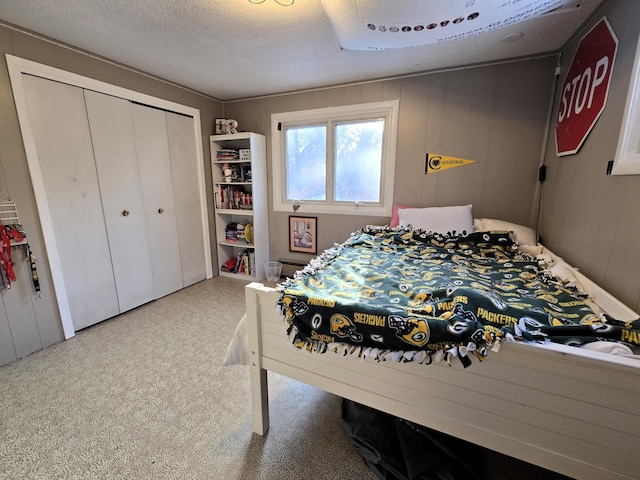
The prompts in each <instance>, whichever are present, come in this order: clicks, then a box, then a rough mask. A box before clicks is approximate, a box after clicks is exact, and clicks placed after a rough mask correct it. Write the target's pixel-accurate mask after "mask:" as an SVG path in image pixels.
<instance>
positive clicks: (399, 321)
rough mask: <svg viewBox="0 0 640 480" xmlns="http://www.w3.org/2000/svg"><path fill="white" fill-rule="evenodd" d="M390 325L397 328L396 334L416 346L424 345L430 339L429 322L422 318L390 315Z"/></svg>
mask: <svg viewBox="0 0 640 480" xmlns="http://www.w3.org/2000/svg"><path fill="white" fill-rule="evenodd" d="M389 326H390V327H391V328H395V329H396V336H398V337H400V338H401V339H402V340H404V341H405V342H407V343H409V344H411V345H415V346H416V347H422V346H424V345H426V343H427V342H428V341H429V336H430V332H429V324H428V323H427V321H426V320H423V319H421V318H415V317H411V318H404V317H400V316H398V315H390V316H389Z"/></svg>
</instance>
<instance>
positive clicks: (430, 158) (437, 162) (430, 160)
mask: <svg viewBox="0 0 640 480" xmlns="http://www.w3.org/2000/svg"><path fill="white" fill-rule="evenodd" d="M471 163H476V161H475V160H468V159H466V158H457V157H447V156H445V155H438V154H436V153H427V154H426V158H425V162H424V173H436V172H439V171H441V170H447V169H448V168H456V167H463V166H465V165H469V164H471Z"/></svg>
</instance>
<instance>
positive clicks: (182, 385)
mask: <svg viewBox="0 0 640 480" xmlns="http://www.w3.org/2000/svg"><path fill="white" fill-rule="evenodd" d="M244 285H245V284H244V283H243V282H241V281H238V280H230V279H226V278H223V277H216V278H214V279H212V280H207V281H204V282H201V283H198V284H196V285H193V286H191V287H189V288H187V289H184V290H182V291H180V292H177V293H175V294H172V295H169V296H167V297H165V298H162V299H160V300H156V301H154V302H152V303H149V304H147V305H144V306H142V307H140V308H137V309H135V310H133V311H131V312H128V313H126V314H124V315H121V316H119V317H116V318H113V319H111V320H107V321H105V322H102V323H100V324H98V325H95V326H93V327H90V328H88V329H85V330H83V331H81V332H78V334H77V335H76V336H75V337H74V338H73V339H71V340H68V341H65V342H62V343H59V344H57V345H54V346H52V347H49V348H47V349H45V350H43V351H40V352H37V353H35V354H33V355H31V356H29V357H27V358H24V359H21V360H19V361H17V362H14V363H12V364H10V365H5V366H4V367H0V479H116V478H117V479H138V478H139V479H224V480H227V479H278V480H289V479H292V480H293V479H343V478H345V479H361V480H367V479H374V478H376V477H375V475H374V474H373V473H372V472H371V471H370V470H369V469H368V468H367V467H366V465H365V464H364V462H363V461H362V460H361V458H360V457H359V455H358V454H357V453H356V452H355V451H354V449H353V448H352V447H351V444H350V443H349V441H348V439H347V438H346V436H345V434H344V432H343V430H342V425H341V422H340V399H339V398H337V397H335V396H333V395H330V394H328V393H325V392H322V391H320V390H317V389H315V388H312V387H309V386H307V385H304V384H301V383H298V382H295V381H293V380H290V379H287V378H285V377H281V376H279V375H275V374H271V373H270V374H269V389H270V412H271V428H270V430H269V433H268V434H267V435H266V436H264V437H260V436H258V435H255V434H253V433H252V428H251V406H250V398H249V397H250V393H249V375H248V368H247V367H244V366H233V367H223V366H222V359H223V356H224V352H225V349H226V346H227V344H228V343H229V341H230V339H231V336H232V333H233V331H234V329H235V326H236V323H237V321H238V320H239V319H240V317H241V316H242V314H243V312H244ZM485 463H486V464H485V465H483V466H479V468H480V469H481V470H484V472H485V477H486V478H487V479H491V480H494V479H510V478H518V479H519V480H524V479H545V478H554V479H556V478H564V477H560V476H556V475H554V474H551V473H550V472H547V471H545V470H541V469H538V468H535V467H533V466H530V465H527V464H523V463H522V462H517V461H515V460H512V459H509V458H507V457H504V456H501V455H497V454H492V453H487V455H486V462H485Z"/></svg>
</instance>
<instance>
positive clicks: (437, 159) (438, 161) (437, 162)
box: [428, 155, 442, 170]
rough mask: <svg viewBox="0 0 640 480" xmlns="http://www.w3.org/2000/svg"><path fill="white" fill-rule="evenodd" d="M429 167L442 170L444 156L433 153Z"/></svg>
mask: <svg viewBox="0 0 640 480" xmlns="http://www.w3.org/2000/svg"><path fill="white" fill-rule="evenodd" d="M428 163H429V168H430V169H431V170H440V167H441V166H442V157H441V156H440V155H433V156H432V157H431V158H429V162H428Z"/></svg>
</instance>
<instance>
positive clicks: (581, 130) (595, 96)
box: [556, 17, 618, 156]
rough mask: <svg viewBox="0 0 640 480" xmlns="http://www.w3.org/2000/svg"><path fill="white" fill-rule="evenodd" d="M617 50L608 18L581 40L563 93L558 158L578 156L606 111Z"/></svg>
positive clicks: (558, 129)
mask: <svg viewBox="0 0 640 480" xmlns="http://www.w3.org/2000/svg"><path fill="white" fill-rule="evenodd" d="M617 50H618V39H617V38H616V35H615V33H614V32H613V29H612V28H611V25H610V24H609V21H608V20H607V19H606V17H604V18H602V20H600V22H598V23H597V24H596V25H595V26H594V27H593V28H592V29H591V30H589V32H588V33H587V34H586V35H585V36H584V37H583V38H582V40H580V43H579V45H578V48H577V50H576V53H575V56H574V57H573V62H572V63H571V66H570V67H569V71H568V72H567V76H566V78H565V81H564V83H563V85H562V90H561V93H560V102H559V105H558V117H557V121H556V150H557V154H558V155H559V156H562V155H570V154H572V153H576V152H577V151H578V150H579V149H580V147H581V146H582V144H583V143H584V141H585V140H586V138H587V136H588V135H589V132H591V129H592V128H593V127H594V125H595V124H596V122H597V121H598V118H600V115H601V114H602V112H603V111H604V108H605V105H606V103H607V94H608V92H609V84H610V80H611V72H612V71H613V67H614V64H615V57H616V52H617Z"/></svg>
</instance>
